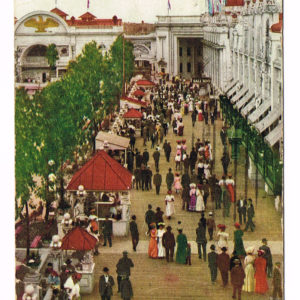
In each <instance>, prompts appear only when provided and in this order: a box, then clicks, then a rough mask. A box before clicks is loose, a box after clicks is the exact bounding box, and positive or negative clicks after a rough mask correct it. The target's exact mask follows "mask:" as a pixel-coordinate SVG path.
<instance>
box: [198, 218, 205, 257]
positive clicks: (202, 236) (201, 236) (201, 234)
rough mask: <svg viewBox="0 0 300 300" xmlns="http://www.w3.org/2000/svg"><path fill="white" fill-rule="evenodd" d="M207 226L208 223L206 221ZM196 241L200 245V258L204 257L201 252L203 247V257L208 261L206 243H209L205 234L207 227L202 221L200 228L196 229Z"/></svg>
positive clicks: (199, 224)
mask: <svg viewBox="0 0 300 300" xmlns="http://www.w3.org/2000/svg"><path fill="white" fill-rule="evenodd" d="M205 226H206V223H205ZM196 235H197V238H196V242H197V245H198V255H199V259H202V253H201V247H202V250H203V259H204V261H206V244H207V239H206V234H205V227H204V226H203V224H202V222H199V223H198V228H197V229H196Z"/></svg>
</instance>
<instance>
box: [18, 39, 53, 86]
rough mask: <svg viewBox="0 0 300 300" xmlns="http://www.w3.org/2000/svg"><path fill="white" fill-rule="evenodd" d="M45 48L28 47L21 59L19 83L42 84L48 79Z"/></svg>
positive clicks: (38, 46)
mask: <svg viewBox="0 0 300 300" xmlns="http://www.w3.org/2000/svg"><path fill="white" fill-rule="evenodd" d="M46 52H47V46H45V45H42V44H37V45H32V46H30V47H28V48H27V49H26V50H25V51H24V53H23V55H22V58H21V81H22V82H34V83H43V82H46V81H47V80H48V79H49V76H50V67H49V65H48V61H47V58H46Z"/></svg>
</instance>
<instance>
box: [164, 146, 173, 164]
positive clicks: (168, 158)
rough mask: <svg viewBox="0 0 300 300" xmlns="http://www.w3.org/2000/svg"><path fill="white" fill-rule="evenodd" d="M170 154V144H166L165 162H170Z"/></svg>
mask: <svg viewBox="0 0 300 300" xmlns="http://www.w3.org/2000/svg"><path fill="white" fill-rule="evenodd" d="M171 152H172V147H171V144H170V142H168V145H167V146H166V150H165V154H166V159H167V162H170V155H171Z"/></svg>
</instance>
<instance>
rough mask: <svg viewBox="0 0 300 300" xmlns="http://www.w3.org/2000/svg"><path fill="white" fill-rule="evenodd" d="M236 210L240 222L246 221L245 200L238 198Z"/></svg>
mask: <svg viewBox="0 0 300 300" xmlns="http://www.w3.org/2000/svg"><path fill="white" fill-rule="evenodd" d="M237 211H238V214H239V221H240V224H243V220H244V223H246V214H247V200H239V201H238V202H237Z"/></svg>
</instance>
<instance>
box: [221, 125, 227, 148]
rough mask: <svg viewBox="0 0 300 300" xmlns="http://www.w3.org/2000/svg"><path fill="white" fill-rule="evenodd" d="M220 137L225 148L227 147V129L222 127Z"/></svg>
mask: <svg viewBox="0 0 300 300" xmlns="http://www.w3.org/2000/svg"><path fill="white" fill-rule="evenodd" d="M220 137H221V141H222V144H223V146H225V145H226V138H227V133H226V130H225V127H222V130H221V131H220Z"/></svg>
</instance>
